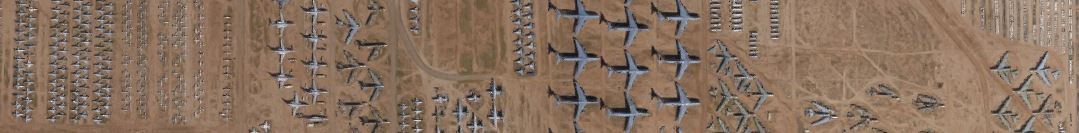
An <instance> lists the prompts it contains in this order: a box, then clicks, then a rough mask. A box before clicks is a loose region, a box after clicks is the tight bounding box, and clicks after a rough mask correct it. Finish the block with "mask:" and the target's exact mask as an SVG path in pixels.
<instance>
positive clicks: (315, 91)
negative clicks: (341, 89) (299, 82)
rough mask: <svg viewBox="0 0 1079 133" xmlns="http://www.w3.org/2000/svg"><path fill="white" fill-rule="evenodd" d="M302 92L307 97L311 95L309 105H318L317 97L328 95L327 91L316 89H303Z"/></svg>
mask: <svg viewBox="0 0 1079 133" xmlns="http://www.w3.org/2000/svg"><path fill="white" fill-rule="evenodd" d="M303 91H304V92H307V94H308V95H311V103H318V96H319V95H322V94H326V93H329V92H328V91H326V89H322V88H317V87H311V88H304V89H303Z"/></svg>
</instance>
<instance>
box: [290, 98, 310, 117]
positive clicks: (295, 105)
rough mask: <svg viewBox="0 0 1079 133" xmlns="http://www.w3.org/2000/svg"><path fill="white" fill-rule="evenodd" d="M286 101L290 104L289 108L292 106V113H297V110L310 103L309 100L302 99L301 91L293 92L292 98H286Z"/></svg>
mask: <svg viewBox="0 0 1079 133" xmlns="http://www.w3.org/2000/svg"><path fill="white" fill-rule="evenodd" d="M284 101H285V104H288V106H289V108H292V115H296V112H297V111H299V110H300V108H301V107H304V106H307V105H308V104H307V102H304V101H303V100H302V99H300V93H293V95H292V99H291V100H289V99H284Z"/></svg>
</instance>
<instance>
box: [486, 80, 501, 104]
mask: <svg viewBox="0 0 1079 133" xmlns="http://www.w3.org/2000/svg"><path fill="white" fill-rule="evenodd" d="M488 86H489V87H488V88H487V93H488V94H491V100H495V99H498V95H502V86H501V85H498V84H497V83H495V79H491V84H489V85H488Z"/></svg>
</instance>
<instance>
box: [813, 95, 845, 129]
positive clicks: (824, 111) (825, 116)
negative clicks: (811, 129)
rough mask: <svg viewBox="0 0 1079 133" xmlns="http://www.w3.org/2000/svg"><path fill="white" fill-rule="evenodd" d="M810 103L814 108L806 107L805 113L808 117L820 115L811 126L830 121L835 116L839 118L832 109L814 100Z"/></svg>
mask: <svg viewBox="0 0 1079 133" xmlns="http://www.w3.org/2000/svg"><path fill="white" fill-rule="evenodd" d="M812 103H813V106H814V107H815V109H806V111H805V113H806V115H807V116H809V117H813V116H814V115H821V116H822V117H821V118H820V119H817V120H816V121H813V123H812V125H811V126H819V125H823V124H825V123H828V122H832V120H834V119H836V118H839V117H836V115H835V111H832V109H829V108H828V107H825V106H824V105H821V103H820V102H816V101H814V102H812Z"/></svg>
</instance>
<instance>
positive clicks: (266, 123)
mask: <svg viewBox="0 0 1079 133" xmlns="http://www.w3.org/2000/svg"><path fill="white" fill-rule="evenodd" d="M259 128H262V131H263V132H267V133H268V132H270V121H269V120H264V121H262V124H259Z"/></svg>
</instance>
